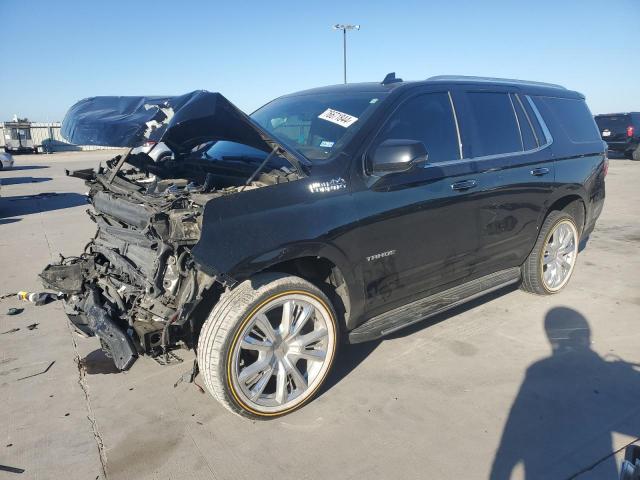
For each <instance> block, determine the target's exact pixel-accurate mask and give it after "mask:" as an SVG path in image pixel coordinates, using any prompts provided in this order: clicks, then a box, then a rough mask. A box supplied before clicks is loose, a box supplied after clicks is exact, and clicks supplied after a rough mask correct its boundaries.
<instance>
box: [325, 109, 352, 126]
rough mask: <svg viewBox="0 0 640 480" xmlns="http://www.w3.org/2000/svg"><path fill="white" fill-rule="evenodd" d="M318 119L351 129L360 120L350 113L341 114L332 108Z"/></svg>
mask: <svg viewBox="0 0 640 480" xmlns="http://www.w3.org/2000/svg"><path fill="white" fill-rule="evenodd" d="M318 118H321V119H323V120H326V121H327V122H331V123H335V124H336V125H340V126H341V127H344V128H347V127H350V126H351V125H353V124H354V123H355V122H356V121H357V120H358V117H353V116H351V115H349V114H348V113H343V112H339V111H338V110H333V109H331V108H327V109H326V110H325V111H324V112H322V113H321V114H320V115H318Z"/></svg>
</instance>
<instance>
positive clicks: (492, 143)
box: [467, 92, 522, 157]
mask: <svg viewBox="0 0 640 480" xmlns="http://www.w3.org/2000/svg"><path fill="white" fill-rule="evenodd" d="M467 98H468V100H469V110H470V113H471V117H472V118H473V127H474V128H473V130H472V134H471V148H472V154H473V156H474V157H484V156H488V155H498V154H501V153H512V152H520V151H522V141H521V139H520V131H519V130H518V123H517V121H516V115H515V112H514V109H513V106H512V104H511V100H510V99H509V96H508V95H507V94H506V93H492V92H469V93H467Z"/></svg>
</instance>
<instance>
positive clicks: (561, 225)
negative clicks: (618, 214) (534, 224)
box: [521, 210, 580, 295]
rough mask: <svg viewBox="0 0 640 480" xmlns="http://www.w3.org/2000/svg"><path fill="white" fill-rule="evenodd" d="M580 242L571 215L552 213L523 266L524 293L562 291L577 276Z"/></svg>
mask: <svg viewBox="0 0 640 480" xmlns="http://www.w3.org/2000/svg"><path fill="white" fill-rule="evenodd" d="M579 241H580V235H579V233H578V227H577V226H576V222H575V220H574V218H573V217H572V216H571V215H569V214H568V213H566V212H563V211H557V210H554V211H552V212H551V213H549V215H548V216H547V218H546V219H545V221H544V223H543V224H542V228H541V229H540V233H539V235H538V240H537V241H536V244H535V246H534V247H533V250H532V251H531V253H530V254H529V257H528V258H527V260H526V261H525V262H524V265H522V284H521V288H522V290H525V291H527V292H531V293H536V294H538V295H552V294H554V293H558V292H559V291H560V290H562V288H564V286H565V285H566V284H567V283H568V282H569V279H570V278H571V275H572V274H573V270H574V267H575V265H576V260H577V257H578V244H579Z"/></svg>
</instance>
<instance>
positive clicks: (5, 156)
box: [0, 153, 13, 170]
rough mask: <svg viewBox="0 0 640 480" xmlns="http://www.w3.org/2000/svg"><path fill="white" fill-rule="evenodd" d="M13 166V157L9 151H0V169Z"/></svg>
mask: <svg viewBox="0 0 640 480" xmlns="http://www.w3.org/2000/svg"><path fill="white" fill-rule="evenodd" d="M12 167H13V157H12V156H11V154H10V153H0V170H3V169H5V168H12Z"/></svg>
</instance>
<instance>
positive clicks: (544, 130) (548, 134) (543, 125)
mask: <svg viewBox="0 0 640 480" xmlns="http://www.w3.org/2000/svg"><path fill="white" fill-rule="evenodd" d="M525 98H526V99H527V101H528V102H529V105H531V110H533V113H534V115H535V116H536V118H537V119H538V123H539V124H540V128H542V133H544V136H545V137H546V140H547V143H546V144H545V146H546V145H550V144H551V143H552V142H553V137H552V136H551V132H550V131H549V128H547V124H546V123H544V120H543V119H542V115H540V111H539V110H538V107H536V104H535V103H534V102H533V99H532V98H531V97H530V96H529V95H525Z"/></svg>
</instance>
